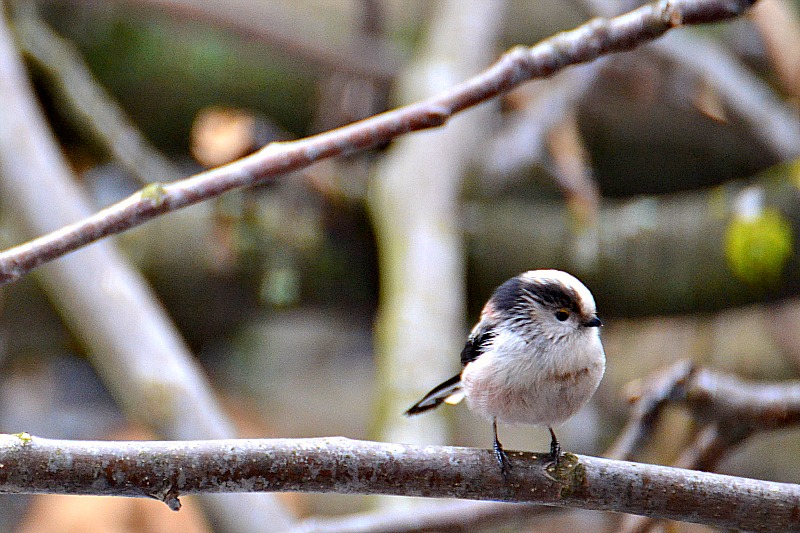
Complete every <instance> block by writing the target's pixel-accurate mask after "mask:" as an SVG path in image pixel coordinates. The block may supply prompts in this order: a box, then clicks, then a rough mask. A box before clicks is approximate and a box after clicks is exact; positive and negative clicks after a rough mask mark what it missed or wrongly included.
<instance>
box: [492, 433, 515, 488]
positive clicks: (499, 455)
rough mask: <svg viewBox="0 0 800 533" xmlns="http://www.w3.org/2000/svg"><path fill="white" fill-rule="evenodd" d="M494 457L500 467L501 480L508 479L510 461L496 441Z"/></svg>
mask: <svg viewBox="0 0 800 533" xmlns="http://www.w3.org/2000/svg"><path fill="white" fill-rule="evenodd" d="M494 457H495V459H497V464H499V465H500V473H501V474H503V479H508V475H509V474H510V473H511V461H510V460H509V459H508V455H506V451H505V450H504V449H503V446H502V445H501V444H500V441H498V440H495V441H494Z"/></svg>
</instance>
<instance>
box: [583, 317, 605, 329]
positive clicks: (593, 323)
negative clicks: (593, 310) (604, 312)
mask: <svg viewBox="0 0 800 533" xmlns="http://www.w3.org/2000/svg"><path fill="white" fill-rule="evenodd" d="M602 325H603V322H602V321H601V320H600V319H599V318H597V317H596V316H593V317H592V318H590V319H589V320H587V321H586V322H584V323H583V326H584V327H587V328H599V327H600V326H602Z"/></svg>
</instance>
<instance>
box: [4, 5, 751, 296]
mask: <svg viewBox="0 0 800 533" xmlns="http://www.w3.org/2000/svg"><path fill="white" fill-rule="evenodd" d="M753 3H754V1H748V0H738V1H730V0H729V1H713V0H708V1H698V0H695V1H689V0H684V1H674V2H667V1H662V2H658V3H654V4H650V5H646V6H643V7H641V8H639V9H636V10H634V11H631V12H630V13H627V14H625V15H621V16H619V17H615V18H613V19H595V20H593V21H590V22H588V23H587V24H584V25H583V26H580V27H578V28H577V29H575V30H572V31H568V32H563V33H560V34H557V35H555V36H553V37H551V38H549V39H546V40H544V41H542V42H541V43H539V44H537V45H536V46H533V47H531V48H525V47H517V48H514V49H512V50H511V51H509V52H507V53H506V54H505V55H504V56H503V57H501V58H500V60H499V61H498V62H497V63H495V64H494V66H492V67H490V68H489V69H488V70H486V71H484V72H483V73H481V74H479V75H477V76H475V77H473V78H471V79H469V80H467V81H465V82H464V83H462V84H460V85H457V86H455V87H453V88H452V89H450V90H449V91H446V92H444V93H442V94H440V95H439V96H436V97H433V98H430V99H428V100H424V101H422V102H419V103H416V104H412V105H409V106H406V107H402V108H399V109H396V110H394V111H389V112H387V113H383V114H380V115H377V116H375V117H372V118H369V119H366V120H363V121H359V122H356V123H354V124H351V125H349V126H345V127H343V128H339V129H336V130H332V131H329V132H326V133H322V134H320V135H315V136H312V137H308V138H306V139H302V140H299V141H293V142H288V143H273V144H271V145H268V146H267V147H265V148H264V149H262V150H260V151H258V152H256V153H255V154H253V155H251V156H248V157H246V158H244V159H241V160H239V161H237V162H234V163H231V164H229V165H226V166H223V167H220V168H217V169H215V170H211V171H208V172H204V173H202V174H198V175H196V176H193V177H191V178H188V179H185V180H182V181H177V182H174V183H171V184H169V185H164V186H156V185H151V186H149V187H148V188H145V189H144V190H143V191H142V193H137V194H135V195H133V196H131V197H129V198H127V199H126V200H123V201H121V202H119V203H117V204H114V205H112V206H110V207H108V208H106V209H104V210H102V211H100V212H98V213H96V214H95V215H93V216H90V217H89V218H86V219H84V220H82V221H80V222H77V223H75V224H73V225H70V226H67V227H65V228H62V229H60V230H58V231H55V232H53V233H50V234H48V235H45V236H43V237H40V238H38V239H35V240H33V241H30V242H28V243H26V244H23V245H20V246H17V247H15V248H11V249H9V250H7V251H6V252H4V253H2V254H0V284H5V283H9V282H11V281H14V280H15V279H17V278H19V277H20V276H22V275H24V274H25V273H27V272H29V271H31V270H32V269H34V268H36V267H37V266H39V265H41V264H42V263H45V262H48V261H52V260H53V259H56V258H58V257H61V256H63V255H65V254H67V253H69V252H71V251H73V250H76V249H78V248H80V247H82V246H84V245H86V244H88V243H90V242H93V241H96V240H98V239H101V238H103V237H106V236H108V235H112V234H116V233H120V232H122V231H125V230H127V229H130V228H132V227H134V226H138V225H139V224H142V223H144V222H146V221H148V220H150V219H152V218H154V217H156V216H158V215H161V214H163V213H166V212H169V211H173V210H176V209H180V208H182V207H186V206H188V205H192V204H195V203H197V202H201V201H203V200H207V199H209V198H213V197H215V196H218V195H220V194H222V193H224V192H226V191H229V190H231V189H234V188H237V187H246V186H250V185H254V184H257V183H263V182H265V181H268V180H270V179H274V178H275V177H276V176H278V175H280V174H284V173H286V172H289V171H292V170H298V169H301V168H305V167H307V166H309V165H311V164H312V163H314V162H316V161H320V160H322V159H325V158H329V157H334V156H338V155H342V154H351V153H354V152H357V151H362V150H367V149H369V148H373V147H375V146H379V145H381V144H384V143H386V142H388V141H390V140H392V139H394V138H395V137H397V136H399V135H402V134H404V133H408V132H411V131H416V130H422V129H427V128H433V127H437V126H441V125H442V124H444V123H445V122H447V120H448V119H449V118H450V117H451V116H452V115H454V114H455V113H458V112H460V111H463V110H464V109H467V108H469V107H472V106H474V105H476V104H478V103H480V102H483V101H485V100H487V99H489V98H493V97H495V96H497V95H498V94H501V93H504V92H507V91H508V90H510V89H512V88H514V87H516V86H518V85H519V84H521V83H523V82H524V81H527V80H530V79H533V78H540V77H546V76H550V75H552V74H554V73H555V72H557V71H559V70H561V69H563V68H564V67H566V66H568V65H573V64H576V63H583V62H587V61H591V60H593V59H595V58H597V57H599V56H601V55H603V54H607V53H612V52H620V51H624V50H629V49H631V48H633V47H635V46H637V45H638V44H641V43H643V42H648V41H651V40H653V39H655V38H657V37H658V36H660V35H662V34H664V33H665V32H667V31H668V30H670V29H671V28H673V27H676V26H680V25H682V24H700V23H707V22H716V21H721V20H725V19H729V18H731V17H735V16H738V15H740V14H741V13H742V12H744V11H745V9H746V8H748V7H749V6H750V5H752V4H753Z"/></svg>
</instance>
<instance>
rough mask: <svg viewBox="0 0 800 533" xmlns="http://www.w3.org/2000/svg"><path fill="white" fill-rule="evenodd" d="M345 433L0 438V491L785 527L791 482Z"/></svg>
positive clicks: (797, 499) (798, 492)
mask: <svg viewBox="0 0 800 533" xmlns="http://www.w3.org/2000/svg"><path fill="white" fill-rule="evenodd" d="M509 456H510V458H511V461H512V463H513V465H514V468H513V470H512V471H511V474H510V475H509V477H508V478H507V479H506V478H504V477H503V475H502V474H501V473H500V470H499V469H498V468H497V462H496V460H495V458H494V456H493V454H492V452H491V451H490V450H478V449H472V448H453V447H439V446H413V445H402V444H386V443H379V442H366V441H355V440H350V439H345V438H341V437H331V438H316V439H262V440H255V439H253V440H247V439H244V440H222V441H183V442H175V441H173V442H146V441H137V442H130V441H129V442H111V441H106V442H97V441H85V442H81V441H58V440H49V439H40V438H36V437H31V436H29V435H26V434H22V435H6V436H4V437H2V438H0V463H2V464H3V468H2V469H0V492H28V493H31V492H38V493H54V494H98V495H101V494H102V495H115V496H140V497H141V496H147V497H153V498H157V499H160V500H163V501H164V502H166V503H167V504H168V505H170V507H171V508H173V509H177V508H179V506H180V503H179V501H178V497H179V496H180V495H183V494H198V493H216V492H257V491H270V492H271V491H298V492H337V493H342V494H391V495H404V496H423V497H446V498H466V499H475V500H496V501H506V502H531V503H539V504H547V505H556V506H563V507H580V508H584V509H595V510H605V511H616V512H626V513H634V514H643V515H647V516H656V517H661V518H669V519H674V520H684V521H690V522H697V523H703V524H707V525H713V526H717V527H724V528H734V529H743V530H751V531H789V530H791V529H793V528H795V526H796V525H797V515H798V513H799V512H800V485H793V484H788V483H775V482H770V481H760V480H754V479H746V478H739V477H734V476H724V475H720V474H710V473H706V472H696V471H691V470H682V469H678V468H671V467H664V466H657V465H647V464H642V463H629V462H623V461H613V460H609V459H600V458H596V457H587V456H577V455H572V454H566V455H565V456H564V457H563V459H562V461H561V463H560V464H559V466H558V468H555V467H553V465H552V464H550V465H549V466H548V463H551V462H550V461H549V459H548V457H547V454H546V453H540V454H534V453H528V452H512V453H509Z"/></svg>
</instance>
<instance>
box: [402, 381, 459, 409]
mask: <svg viewBox="0 0 800 533" xmlns="http://www.w3.org/2000/svg"><path fill="white" fill-rule="evenodd" d="M462 398H463V394H462V392H461V374H456V375H455V376H453V377H452V378H450V379H448V380H447V381H445V382H444V383H440V384H439V385H437V386H436V387H434V388H433V390H431V391H430V392H429V393H428V394H426V395H425V396H424V397H423V398H422V399H421V400H420V401H418V402H417V403H415V404H414V405H413V406H411V408H410V409H409V410H408V411H406V412H405V413H404V414H405V415H406V416H414V415H418V414H420V413H424V412H425V411H428V410H430V409H435V408H437V407H439V406H440V405H442V403H451V404H452V403H458V402H459V401H461V399H462Z"/></svg>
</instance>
